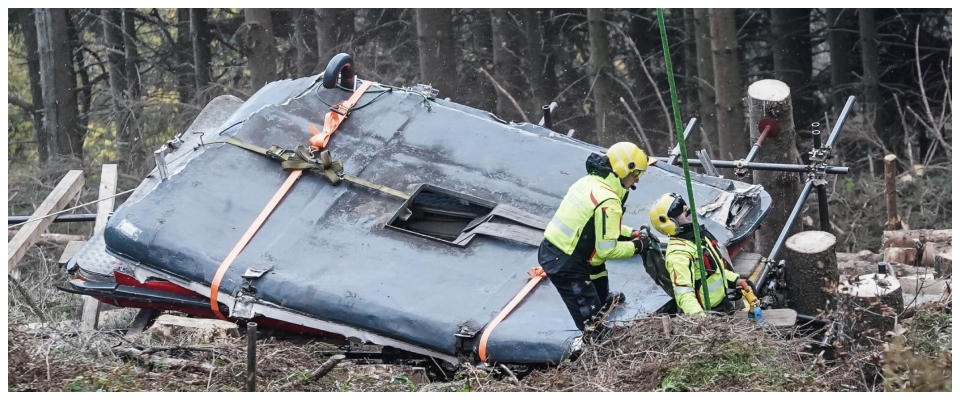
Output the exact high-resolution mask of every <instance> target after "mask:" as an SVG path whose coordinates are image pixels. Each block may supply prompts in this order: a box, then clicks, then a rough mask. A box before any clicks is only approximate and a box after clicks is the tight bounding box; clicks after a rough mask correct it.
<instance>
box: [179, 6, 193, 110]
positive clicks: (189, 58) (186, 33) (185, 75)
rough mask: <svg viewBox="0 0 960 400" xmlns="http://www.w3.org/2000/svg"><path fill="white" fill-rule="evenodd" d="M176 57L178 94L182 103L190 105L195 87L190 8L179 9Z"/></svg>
mask: <svg viewBox="0 0 960 400" xmlns="http://www.w3.org/2000/svg"><path fill="white" fill-rule="evenodd" d="M174 55H175V56H176V57H177V68H176V70H177V93H178V94H179V97H180V102H181V103H189V102H190V100H191V99H192V98H193V88H194V86H195V80H194V77H193V70H194V68H193V41H192V40H190V9H189V8H178V9H177V45H176V50H175V53H174Z"/></svg>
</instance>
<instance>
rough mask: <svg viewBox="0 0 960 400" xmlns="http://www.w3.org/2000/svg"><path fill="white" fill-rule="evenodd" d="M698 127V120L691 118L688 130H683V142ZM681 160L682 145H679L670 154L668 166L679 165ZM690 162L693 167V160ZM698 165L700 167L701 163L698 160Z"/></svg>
mask: <svg viewBox="0 0 960 400" xmlns="http://www.w3.org/2000/svg"><path fill="white" fill-rule="evenodd" d="M696 126H697V119H696V118H690V122H688V123H687V127H686V128H683V140H684V141H686V140H687V138H689V137H690V133H691V132H693V128H695V127H696ZM679 159H680V143H677V145H676V146H673V151H671V152H670V157H669V158H667V164H670V165H677V160H679ZM688 161H691V164H690V165H693V163H692V161H693V160H688ZM697 165H700V161H699V160H697Z"/></svg>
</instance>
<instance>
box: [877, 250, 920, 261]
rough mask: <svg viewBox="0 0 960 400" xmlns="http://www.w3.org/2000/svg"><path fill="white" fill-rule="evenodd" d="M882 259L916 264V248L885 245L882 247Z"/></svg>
mask: <svg viewBox="0 0 960 400" xmlns="http://www.w3.org/2000/svg"><path fill="white" fill-rule="evenodd" d="M883 261H886V262H895V263H900V264H907V265H916V264H917V249H916V248H915V247H887V248H885V249H883Z"/></svg>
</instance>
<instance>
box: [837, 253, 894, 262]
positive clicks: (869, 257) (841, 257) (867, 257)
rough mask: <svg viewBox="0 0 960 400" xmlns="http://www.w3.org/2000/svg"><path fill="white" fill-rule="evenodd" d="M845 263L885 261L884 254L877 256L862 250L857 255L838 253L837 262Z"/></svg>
mask: <svg viewBox="0 0 960 400" xmlns="http://www.w3.org/2000/svg"><path fill="white" fill-rule="evenodd" d="M844 261H872V262H874V263H876V262H879V261H883V254H877V253H874V252H872V251H870V250H861V251H859V252H857V253H837V262H840V263H842V262H844Z"/></svg>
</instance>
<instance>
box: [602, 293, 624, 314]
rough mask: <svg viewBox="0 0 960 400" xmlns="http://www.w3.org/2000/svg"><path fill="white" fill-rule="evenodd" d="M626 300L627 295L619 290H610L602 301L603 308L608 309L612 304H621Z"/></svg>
mask: <svg viewBox="0 0 960 400" xmlns="http://www.w3.org/2000/svg"><path fill="white" fill-rule="evenodd" d="M626 302H627V297H626V296H624V295H623V293H620V292H610V294H608V295H607V300H606V301H604V302H603V310H609V309H610V308H611V306H613V305H614V304H616V305H618V306H619V305H622V304H624V303H626Z"/></svg>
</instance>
